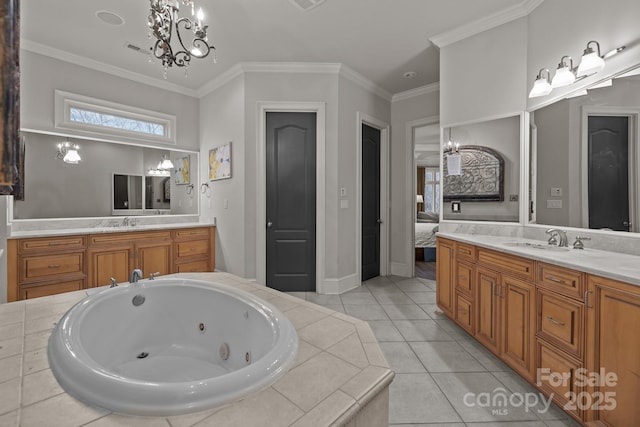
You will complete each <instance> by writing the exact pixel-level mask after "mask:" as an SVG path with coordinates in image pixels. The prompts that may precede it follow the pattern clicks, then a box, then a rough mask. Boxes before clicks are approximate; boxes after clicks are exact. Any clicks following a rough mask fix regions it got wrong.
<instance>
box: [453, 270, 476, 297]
mask: <svg viewBox="0 0 640 427" xmlns="http://www.w3.org/2000/svg"><path fill="white" fill-rule="evenodd" d="M474 276H475V268H474V266H473V265H472V264H467V263H466V262H457V263H456V291H458V292H461V293H463V294H465V295H466V296H467V299H469V301H473V299H474V298H473V293H474V286H473V283H474Z"/></svg>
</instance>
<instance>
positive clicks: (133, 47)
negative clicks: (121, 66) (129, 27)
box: [124, 42, 151, 56]
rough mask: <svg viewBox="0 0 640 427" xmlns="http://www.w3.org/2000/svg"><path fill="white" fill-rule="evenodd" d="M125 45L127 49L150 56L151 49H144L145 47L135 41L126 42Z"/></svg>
mask: <svg viewBox="0 0 640 427" xmlns="http://www.w3.org/2000/svg"><path fill="white" fill-rule="evenodd" d="M124 47H126V48H127V49H130V50H132V51H133V52H137V53H141V54H142V55H145V56H149V55H150V54H151V50H149V49H144V48H142V47H140V46H136V45H135V44H133V43H129V42H125V44H124Z"/></svg>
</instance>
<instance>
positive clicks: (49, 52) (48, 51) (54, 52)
mask: <svg viewBox="0 0 640 427" xmlns="http://www.w3.org/2000/svg"><path fill="white" fill-rule="evenodd" d="M20 49H23V50H26V51H29V52H33V53H36V54H39V55H43V56H48V57H51V58H54V59H59V60H61V61H64V62H69V63H71V64H74V65H79V66H81V67H85V68H89V69H91V70H95V71H100V72H103V73H107V74H111V75H113V76H116V77H121V78H123V79H127V80H132V81H134V82H138V83H142V84H146V85H149V86H153V87H157V88H159V89H164V90H167V91H170V92H176V93H179V94H181V95H187V96H192V97H197V96H198V94H197V91H195V90H193V89H189V88H186V87H184V86H180V85H177V84H175V83H170V82H168V81H166V80H162V79H156V78H153V77H149V76H145V75H144V74H140V73H135V72H133V71H129V70H125V69H124V68H120V67H115V66H113V65H110V64H107V63H104V62H100V61H96V60H93V59H89V58H85V57H83V56H80V55H76V54H73V53H70V52H67V51H64V50H60V49H55V48H52V47H49V46H46V45H43V44H40V43H36V42H33V41H31V40H27V39H22V40H20Z"/></svg>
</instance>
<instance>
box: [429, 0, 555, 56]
mask: <svg viewBox="0 0 640 427" xmlns="http://www.w3.org/2000/svg"><path fill="white" fill-rule="evenodd" d="M543 1H544V0H523V1H522V2H520V3H519V4H516V5H513V6H511V7H509V8H507V9H504V10H502V11H500V12H497V13H494V14H493V15H489V16H485V17H483V18H480V19H477V20H475V21H472V22H470V23H468V24H465V25H461V26H460V27H457V28H454V29H452V30H449V31H446V32H444V33H440V34H437V35H435V36H433V37H430V38H429V40H430V41H431V42H432V43H433V44H435V45H436V46H438V47H439V48H443V47H445V46H448V45H450V44H452V43H455V42H458V41H460V40H463V39H466V38H468V37H471V36H473V35H476V34H478V33H481V32H483V31H487V30H490V29H492V28H495V27H498V26H500V25H502V24H506V23H507V22H511V21H513V20H515V19H518V18H522V17H524V16H527V15H529V14H530V13H531V12H532V11H533V10H534V9H535V8H536V7H538V6H540V5H541V4H542V2H543Z"/></svg>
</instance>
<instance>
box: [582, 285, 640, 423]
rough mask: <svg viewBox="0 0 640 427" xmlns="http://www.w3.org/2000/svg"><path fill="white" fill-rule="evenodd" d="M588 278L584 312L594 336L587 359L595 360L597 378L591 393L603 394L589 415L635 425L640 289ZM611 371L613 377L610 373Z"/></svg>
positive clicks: (638, 417)
mask: <svg viewBox="0 0 640 427" xmlns="http://www.w3.org/2000/svg"><path fill="white" fill-rule="evenodd" d="M589 282H590V283H589V289H590V290H593V294H592V295H593V296H592V297H591V298H590V299H591V300H590V301H588V303H587V312H588V315H589V316H590V317H591V316H593V317H591V318H592V319H593V320H594V322H593V323H591V322H590V328H589V331H588V335H591V334H593V337H594V338H595V342H594V343H593V347H592V348H591V349H592V350H593V349H595V354H594V355H593V356H591V355H588V356H587V359H588V360H590V361H593V362H594V363H595V365H594V364H591V366H592V367H591V369H590V370H592V371H593V372H596V373H598V374H599V376H600V378H601V381H600V383H599V384H598V385H597V386H596V387H595V390H593V394H592V396H594V397H600V396H602V397H603V401H602V403H601V407H600V410H599V411H594V412H593V413H592V414H591V415H592V416H593V417H595V419H596V420H598V421H600V422H602V423H603V424H604V425H607V426H638V425H640V405H639V404H638V396H640V356H639V355H640V334H638V325H640V289H638V288H637V287H635V286H632V285H626V284H622V283H619V282H615V281H612V280H606V279H600V278H595V279H592V278H590V280H589ZM592 325H593V326H595V330H593V329H592V328H591V326H592ZM614 374H615V379H614V378H612V377H611V376H612V375H614ZM607 378H608V379H609V380H608V381H605V379H607ZM607 398H609V399H608V401H607ZM610 404H615V407H613V408H612V407H611V405H610ZM592 409H593V408H592Z"/></svg>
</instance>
